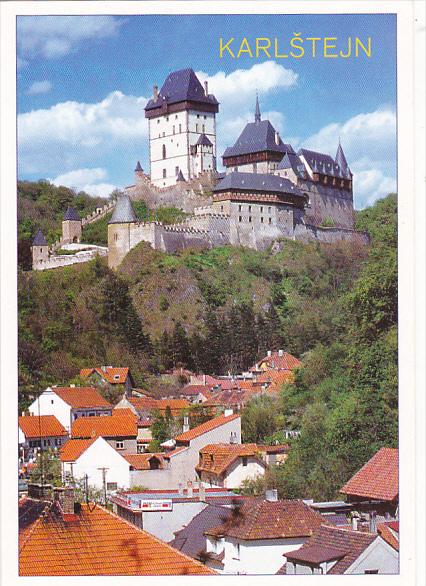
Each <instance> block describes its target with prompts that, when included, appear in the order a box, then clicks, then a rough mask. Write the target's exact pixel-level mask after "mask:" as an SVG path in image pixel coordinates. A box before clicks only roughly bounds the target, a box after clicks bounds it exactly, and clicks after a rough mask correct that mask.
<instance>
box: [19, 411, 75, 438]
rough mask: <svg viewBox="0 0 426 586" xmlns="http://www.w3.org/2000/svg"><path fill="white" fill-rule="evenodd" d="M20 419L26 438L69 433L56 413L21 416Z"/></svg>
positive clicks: (57, 435)
mask: <svg viewBox="0 0 426 586" xmlns="http://www.w3.org/2000/svg"><path fill="white" fill-rule="evenodd" d="M18 421H19V427H20V428H21V431H22V433H23V434H24V435H25V438H26V439H31V438H40V437H59V436H66V435H68V432H67V430H66V429H65V427H64V426H63V425H62V423H60V422H59V421H58V420H57V419H56V417H55V416H54V415H40V416H39V415H31V416H25V417H19V420H18Z"/></svg>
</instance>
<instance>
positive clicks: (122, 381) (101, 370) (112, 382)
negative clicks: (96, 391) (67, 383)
mask: <svg viewBox="0 0 426 586" xmlns="http://www.w3.org/2000/svg"><path fill="white" fill-rule="evenodd" d="M80 378H83V379H87V380H88V382H89V383H90V384H92V385H96V386H102V387H108V388H110V389H113V388H114V387H117V386H118V385H122V386H123V387H124V389H125V392H126V395H127V394H129V393H131V391H132V388H133V387H134V386H135V382H134V380H133V377H132V374H131V372H130V369H129V368H128V367H113V366H99V367H94V368H82V369H81V370H80Z"/></svg>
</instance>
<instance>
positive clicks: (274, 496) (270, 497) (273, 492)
mask: <svg viewBox="0 0 426 586" xmlns="http://www.w3.org/2000/svg"><path fill="white" fill-rule="evenodd" d="M265 500H267V501H269V502H270V503H275V502H276V501H277V500H278V491H277V489H276V488H271V489H270V490H267V491H266V492H265Z"/></svg>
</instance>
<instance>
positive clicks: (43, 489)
mask: <svg viewBox="0 0 426 586" xmlns="http://www.w3.org/2000/svg"><path fill="white" fill-rule="evenodd" d="M52 488H53V487H52V485H51V484H44V485H43V484H36V483H35V482H31V483H29V484H28V496H29V497H30V498H32V499H34V500H44V499H46V500H50V499H51V498H52Z"/></svg>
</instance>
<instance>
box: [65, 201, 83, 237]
mask: <svg viewBox="0 0 426 586" xmlns="http://www.w3.org/2000/svg"><path fill="white" fill-rule="evenodd" d="M80 241H81V218H80V216H79V213H78V212H77V210H76V209H75V208H73V207H69V208H68V209H67V211H66V212H65V214H64V219H63V220H62V244H71V243H73V242H77V243H80Z"/></svg>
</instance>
